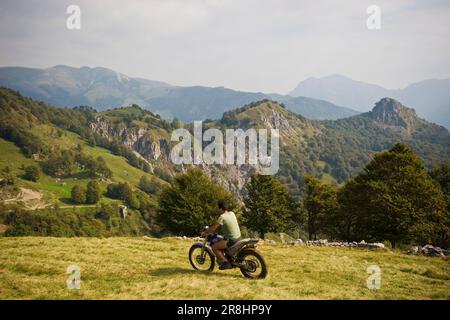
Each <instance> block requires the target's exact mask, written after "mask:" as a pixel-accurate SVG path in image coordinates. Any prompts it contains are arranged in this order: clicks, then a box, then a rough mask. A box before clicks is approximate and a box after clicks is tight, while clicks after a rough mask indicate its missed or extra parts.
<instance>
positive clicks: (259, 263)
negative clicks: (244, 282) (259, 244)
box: [238, 248, 267, 279]
mask: <svg viewBox="0 0 450 320" xmlns="http://www.w3.org/2000/svg"><path fill="white" fill-rule="evenodd" d="M238 259H239V261H240V263H242V264H243V266H242V267H240V270H241V273H242V274H243V275H244V277H246V278H250V279H264V278H265V277H266V276H267V263H266V261H265V260H264V257H263V256H262V254H261V253H259V252H258V251H256V250H255V249H250V248H248V249H244V250H242V251H241V252H239V254H238ZM258 271H259V272H258Z"/></svg>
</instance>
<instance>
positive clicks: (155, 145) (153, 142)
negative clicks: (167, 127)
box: [89, 116, 170, 160]
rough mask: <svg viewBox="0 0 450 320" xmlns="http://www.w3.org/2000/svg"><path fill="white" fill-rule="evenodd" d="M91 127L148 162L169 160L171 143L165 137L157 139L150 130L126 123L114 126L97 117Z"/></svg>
mask: <svg viewBox="0 0 450 320" xmlns="http://www.w3.org/2000/svg"><path fill="white" fill-rule="evenodd" d="M89 126H90V128H91V130H92V131H94V132H96V133H97V134H99V135H101V136H102V137H104V138H107V139H109V140H112V139H113V138H116V139H118V140H119V141H120V142H122V143H123V144H124V145H126V146H127V147H129V148H130V149H132V150H134V151H136V152H138V153H139V154H140V155H141V156H142V157H143V158H144V159H146V160H158V159H161V158H164V159H169V155H170V145H169V142H168V141H167V140H166V139H164V138H163V137H157V136H156V137H155V136H154V135H153V134H152V132H151V129H149V128H139V127H129V126H126V125H125V124H124V123H119V124H116V125H114V124H112V123H111V121H110V120H109V119H108V118H106V117H104V116H98V117H96V118H95V120H94V121H93V122H91V123H90V125H89Z"/></svg>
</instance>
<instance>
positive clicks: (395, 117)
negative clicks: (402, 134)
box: [368, 98, 419, 129]
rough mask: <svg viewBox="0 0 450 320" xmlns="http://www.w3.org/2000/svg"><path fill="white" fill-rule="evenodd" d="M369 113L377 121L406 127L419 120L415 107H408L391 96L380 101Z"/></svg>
mask: <svg viewBox="0 0 450 320" xmlns="http://www.w3.org/2000/svg"><path fill="white" fill-rule="evenodd" d="M368 115H369V117H371V118H372V119H374V120H375V121H377V122H380V123H383V124H385V125H388V126H396V127H403V128H405V129H409V128H411V127H413V126H414V125H415V124H416V123H417V122H418V120H419V118H418V117H417V114H416V111H415V110H414V109H411V108H407V107H405V106H404V105H402V104H401V103H400V102H398V101H397V100H394V99H391V98H383V99H381V100H380V101H378V102H377V103H376V104H375V107H374V108H373V109H372V111H371V112H369V113H368Z"/></svg>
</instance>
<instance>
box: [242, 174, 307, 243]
mask: <svg viewBox="0 0 450 320" xmlns="http://www.w3.org/2000/svg"><path fill="white" fill-rule="evenodd" d="M245 188H246V191H247V196H246V197H245V198H244V204H245V210H244V215H243V218H244V223H245V225H246V226H247V227H248V229H250V230H253V231H256V232H258V233H259V236H260V237H261V238H262V239H264V236H265V234H266V233H268V232H280V231H286V230H287V229H290V228H292V227H293V225H294V222H295V220H297V219H298V214H297V213H298V210H297V205H296V202H295V201H294V199H293V198H292V196H291V194H290V192H289V190H288V188H287V187H286V186H285V185H283V184H281V183H280V182H279V181H278V180H276V179H275V178H274V177H273V176H270V175H259V174H254V175H253V176H252V177H251V180H250V182H249V183H248V184H247V185H246V187H245Z"/></svg>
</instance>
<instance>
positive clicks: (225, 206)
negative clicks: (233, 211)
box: [217, 200, 230, 211]
mask: <svg viewBox="0 0 450 320" xmlns="http://www.w3.org/2000/svg"><path fill="white" fill-rule="evenodd" d="M217 205H218V206H219V209H222V210H225V211H228V209H229V208H230V207H229V206H228V203H226V202H225V201H222V200H220V201H219V202H218V203H217Z"/></svg>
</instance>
